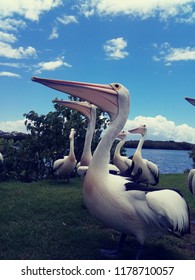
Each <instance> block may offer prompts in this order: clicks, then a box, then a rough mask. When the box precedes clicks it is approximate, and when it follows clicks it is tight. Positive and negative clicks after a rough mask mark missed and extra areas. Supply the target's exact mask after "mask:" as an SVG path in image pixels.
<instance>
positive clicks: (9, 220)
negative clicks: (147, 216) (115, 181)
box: [0, 174, 195, 260]
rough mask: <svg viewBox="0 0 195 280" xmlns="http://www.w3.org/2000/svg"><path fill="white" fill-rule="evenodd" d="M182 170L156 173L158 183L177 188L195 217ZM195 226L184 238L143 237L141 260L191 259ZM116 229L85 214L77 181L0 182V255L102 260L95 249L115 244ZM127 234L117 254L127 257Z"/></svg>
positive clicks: (131, 248) (130, 247) (130, 252)
mask: <svg viewBox="0 0 195 280" xmlns="http://www.w3.org/2000/svg"><path fill="white" fill-rule="evenodd" d="M186 182H187V175H186V174H179V175H171V174H168V175H161V177H160V184H159V186H160V187H167V186H169V187H172V188H177V189H180V190H181V191H182V193H183V195H184V196H185V198H186V200H187V201H188V203H189V206H190V210H191V216H192V218H193V219H195V199H194V198H193V197H192V195H191V194H190V193H189V191H188V188H187V186H186ZM194 227H195V226H194V225H193V226H192V234H191V235H188V236H185V237H184V239H177V238H174V237H163V238H158V239H151V240H147V242H146V243H145V250H144V252H143V254H142V256H141V258H142V259H194V258H195V257H194V256H195V228H194ZM118 238H119V234H118V233H116V232H115V231H113V230H110V229H107V228H106V227H104V226H103V225H102V224H101V223H99V222H98V221H97V220H96V219H94V218H93V217H91V216H90V214H89V213H88V211H87V209H86V208H85V207H84V205H83V198H82V180H81V179H80V178H75V179H72V180H71V182H70V183H69V184H67V183H65V182H57V181H45V182H36V183H28V184H25V183H19V182H6V183H0V259H1V260H3V259H58V260H62V259H102V258H103V257H102V255H101V254H100V251H99V248H114V247H115V245H116V244H117V241H118ZM134 253H135V241H134V238H131V237H128V239H127V241H126V247H125V250H124V253H123V254H122V255H121V259H132V258H134Z"/></svg>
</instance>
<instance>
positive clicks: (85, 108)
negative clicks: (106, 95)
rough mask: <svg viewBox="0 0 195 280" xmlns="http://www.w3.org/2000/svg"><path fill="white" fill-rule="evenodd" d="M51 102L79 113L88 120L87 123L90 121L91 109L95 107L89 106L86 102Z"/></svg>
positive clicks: (55, 100) (56, 100)
mask: <svg viewBox="0 0 195 280" xmlns="http://www.w3.org/2000/svg"><path fill="white" fill-rule="evenodd" d="M52 102H53V103H56V104H59V105H61V106H64V107H67V108H70V109H75V110H77V111H79V112H80V113H81V114H82V115H84V116H85V117H86V118H88V120H89V121H90V119H91V110H92V108H93V107H96V106H95V105H93V104H90V103H89V102H87V101H70V100H58V99H54V100H53V101H52Z"/></svg>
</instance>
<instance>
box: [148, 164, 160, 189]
mask: <svg viewBox="0 0 195 280" xmlns="http://www.w3.org/2000/svg"><path fill="white" fill-rule="evenodd" d="M145 163H146V165H147V167H148V169H149V170H150V173H151V175H152V176H153V178H154V183H151V185H157V184H158V183H159V169H158V166H157V165H156V164H155V163H153V162H152V161H149V160H146V161H145Z"/></svg>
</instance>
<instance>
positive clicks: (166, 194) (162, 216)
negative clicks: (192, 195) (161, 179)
mask: <svg viewBox="0 0 195 280" xmlns="http://www.w3.org/2000/svg"><path fill="white" fill-rule="evenodd" d="M146 201H147V204H148V206H149V207H150V209H152V210H153V211H154V212H156V213H157V214H158V215H159V222H161V223H162V224H169V228H167V230H168V231H171V232H173V233H178V234H181V235H183V234H184V233H187V232H189V226H190V223H189V209H188V206H187V203H186V201H185V200H184V198H183V197H182V196H181V195H180V194H179V193H178V192H176V191H174V190H171V189H164V190H163V189H161V190H159V191H151V192H148V193H147V195H146ZM169 202H170V203H169Z"/></svg>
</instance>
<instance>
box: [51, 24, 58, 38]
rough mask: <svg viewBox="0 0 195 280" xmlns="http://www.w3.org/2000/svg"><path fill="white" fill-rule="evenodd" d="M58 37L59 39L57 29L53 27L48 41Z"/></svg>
mask: <svg viewBox="0 0 195 280" xmlns="http://www.w3.org/2000/svg"><path fill="white" fill-rule="evenodd" d="M58 37H59V35H58V29H57V27H53V28H52V32H51V34H50V36H49V40H53V39H57V38H58Z"/></svg>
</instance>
